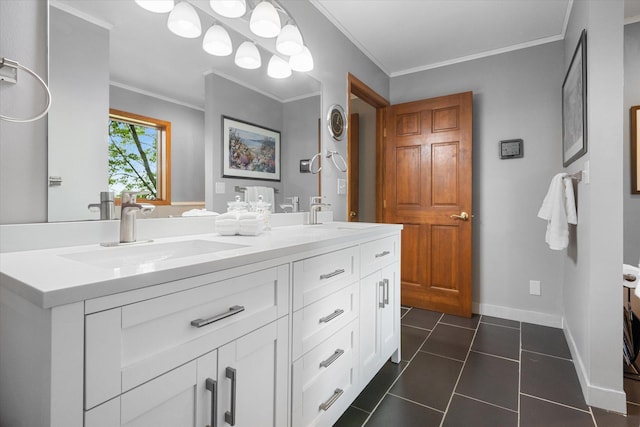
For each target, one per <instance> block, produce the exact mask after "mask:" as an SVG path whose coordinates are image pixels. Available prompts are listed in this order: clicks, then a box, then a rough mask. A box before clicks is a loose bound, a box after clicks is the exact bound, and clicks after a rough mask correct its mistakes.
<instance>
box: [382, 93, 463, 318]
mask: <svg viewBox="0 0 640 427" xmlns="http://www.w3.org/2000/svg"><path fill="white" fill-rule="evenodd" d="M472 106H473V94H472V93H471V92H466V93H461V94H456V95H450V96H443V97H438V98H433V99H427V100H422V101H415V102H409V103H406V104H399V105H393V106H391V107H389V110H388V116H387V117H388V118H387V140H386V144H385V151H384V155H385V160H384V165H385V166H384V167H385V172H384V173H385V183H384V222H387V223H398V224H403V225H404V230H403V231H402V252H401V254H402V257H401V259H402V261H401V283H402V285H401V286H402V288H401V295H402V298H401V299H402V304H404V305H409V306H413V307H419V308H425V309H429V310H435V311H443V312H446V313H450V314H455V315H460V316H467V317H470V316H471V225H472V224H471V212H472V206H471V184H472V182H471V179H472V175H471V172H472V158H471V148H472Z"/></svg>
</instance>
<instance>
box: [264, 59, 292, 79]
mask: <svg viewBox="0 0 640 427" xmlns="http://www.w3.org/2000/svg"><path fill="white" fill-rule="evenodd" d="M267 75H268V76H269V77H273V78H274V79H286V78H287V77H289V76H290V75H291V67H290V66H289V63H288V62H287V61H285V60H284V59H282V58H280V57H279V56H278V55H273V56H272V57H271V59H270V60H269V65H268V66H267Z"/></svg>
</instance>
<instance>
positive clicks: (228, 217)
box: [215, 212, 240, 236]
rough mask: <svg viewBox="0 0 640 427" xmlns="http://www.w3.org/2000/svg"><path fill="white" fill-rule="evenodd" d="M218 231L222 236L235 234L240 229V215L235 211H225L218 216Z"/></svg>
mask: <svg viewBox="0 0 640 427" xmlns="http://www.w3.org/2000/svg"><path fill="white" fill-rule="evenodd" d="M215 227H216V233H218V234H220V235H221V236H233V235H234V234H238V231H239V230H240V222H239V221H238V215H237V214H235V213H233V212H232V213H225V214H222V215H218V216H217V217H216V223H215Z"/></svg>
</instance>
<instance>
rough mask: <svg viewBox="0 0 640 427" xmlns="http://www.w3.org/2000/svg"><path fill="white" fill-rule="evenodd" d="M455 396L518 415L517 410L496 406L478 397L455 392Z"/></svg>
mask: <svg viewBox="0 0 640 427" xmlns="http://www.w3.org/2000/svg"><path fill="white" fill-rule="evenodd" d="M453 394H455V395H458V396H461V397H464V398H466V399H470V400H475V401H476V402H480V403H484V404H485V405H489V406H493V407H496V408H500V409H504V410H505V411H509V412H513V413H514V414H517V413H518V410H517V409H510V408H507V407H505V406H501V405H496V404H495V403H491V402H487V401H486V400H482V399H478V398H477V397H473V396H467V395H466V394H462V393H456V392H455V391H454V392H453Z"/></svg>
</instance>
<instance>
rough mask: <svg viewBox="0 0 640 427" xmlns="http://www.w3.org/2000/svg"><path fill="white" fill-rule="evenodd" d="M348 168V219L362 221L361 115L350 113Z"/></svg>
mask: <svg viewBox="0 0 640 427" xmlns="http://www.w3.org/2000/svg"><path fill="white" fill-rule="evenodd" d="M347 143H348V146H347V158H348V159H349V167H348V168H347V182H348V184H347V185H348V188H349V191H348V194H349V196H348V197H347V219H348V221H360V219H359V211H360V115H359V114H357V113H354V114H349V141H348V142H347Z"/></svg>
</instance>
